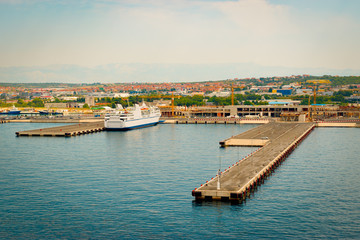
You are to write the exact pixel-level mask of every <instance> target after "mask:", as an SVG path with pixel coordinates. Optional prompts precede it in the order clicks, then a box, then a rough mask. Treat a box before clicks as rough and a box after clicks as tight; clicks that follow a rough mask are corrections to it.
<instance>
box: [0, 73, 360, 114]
mask: <svg viewBox="0 0 360 240" xmlns="http://www.w3.org/2000/svg"><path fill="white" fill-rule="evenodd" d="M359 90H360V77H352V76H348V77H340V76H330V75H326V76H310V75H296V76H286V77H267V78H246V79H238V78H235V79H226V80H219V81H207V82H183V83H119V84H115V83H111V84H110V83H107V84H105V83H94V84H65V83H61V84H60V83H36V84H35V83H34V84H25V83H22V84H20V83H18V84H16V83H0V107H1V109H0V113H1V115H0V116H1V118H2V119H4V118H7V119H26V118H102V117H104V115H105V114H106V112H107V111H108V110H109V109H112V108H116V106H119V105H120V104H121V106H123V107H124V108H126V107H129V106H133V105H134V104H135V103H140V102H146V104H148V105H152V106H157V107H159V108H160V110H161V114H162V117H168V118H169V117H170V118H174V117H175V118H196V117H227V118H278V119H280V120H284V121H309V120H310V121H311V120H334V119H339V118H349V119H351V118H357V119H358V118H359V112H360V111H359V109H360V108H359V106H360V105H359V100H360V94H359ZM14 112H17V113H18V114H11V113H14Z"/></svg>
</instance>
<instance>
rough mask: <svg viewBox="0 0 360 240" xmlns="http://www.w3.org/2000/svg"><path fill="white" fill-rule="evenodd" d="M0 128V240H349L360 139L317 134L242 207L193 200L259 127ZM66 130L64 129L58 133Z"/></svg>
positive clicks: (359, 232)
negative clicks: (77, 131)
mask: <svg viewBox="0 0 360 240" xmlns="http://www.w3.org/2000/svg"><path fill="white" fill-rule="evenodd" d="M57 125H59V124H44V123H36V124H35V123H32V124H30V123H6V124H2V125H0V144H1V145H0V238H1V239H178V238H179V239H196V238H198V239H200V238H201V239H223V238H228V239H263V238H276V239H278V238H280V239H294V238H296V239H309V238H329V239H331V238H333V239H343V238H348V239H358V238H360V176H359V172H360V157H359V156H360V147H359V143H360V129H355V128H317V129H315V130H314V131H313V132H312V133H311V134H310V135H309V136H308V137H307V138H306V139H305V140H304V141H303V142H302V143H301V144H300V146H299V147H298V148H296V149H295V151H294V152H293V153H292V154H291V155H290V156H289V157H288V158H287V159H286V161H285V162H284V163H283V164H282V165H281V166H280V167H279V168H277V169H276V171H275V173H273V174H272V175H271V177H270V178H269V179H268V180H266V181H265V183H264V184H263V185H261V187H260V188H258V190H257V191H256V192H255V193H254V194H253V195H252V196H251V198H250V199H248V200H247V201H246V202H245V203H243V204H230V203H223V202H204V203H196V202H195V201H194V199H193V197H192V196H191V191H192V190H193V189H194V188H195V187H199V186H200V184H202V183H204V182H206V180H210V179H211V177H214V176H215V175H216V173H217V170H218V169H219V167H221V169H225V168H227V167H228V166H230V165H232V164H233V163H235V162H236V161H237V159H241V158H243V157H244V156H246V155H248V154H249V153H250V152H252V151H254V150H256V148H249V147H240V148H239V147H232V148H219V141H221V140H224V139H226V138H228V137H231V136H232V135H236V134H239V133H241V132H244V131H246V130H248V129H251V128H253V127H255V126H256V125H221V124H217V125H166V124H161V125H157V126H154V127H149V128H144V129H139V130H133V131H128V132H100V133H94V134H88V135H82V136H76V137H71V138H62V137H16V136H15V132H16V131H21V130H28V129H37V128H45V127H51V126H57ZM60 125H64V124H60Z"/></svg>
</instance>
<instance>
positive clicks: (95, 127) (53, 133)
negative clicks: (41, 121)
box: [16, 121, 105, 137]
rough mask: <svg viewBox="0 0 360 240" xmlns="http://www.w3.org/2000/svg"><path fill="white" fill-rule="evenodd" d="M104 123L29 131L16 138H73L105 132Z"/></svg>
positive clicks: (21, 132)
mask: <svg viewBox="0 0 360 240" xmlns="http://www.w3.org/2000/svg"><path fill="white" fill-rule="evenodd" d="M104 129H105V128H104V122H103V121H101V122H93V123H79V124H72V125H65V126H60V127H51V128H41V129H35V130H29V131H20V132H16V136H18V137H20V136H29V137H31V136H39V137H71V136H77V135H82V134H88V133H94V132H100V131H103V130H104Z"/></svg>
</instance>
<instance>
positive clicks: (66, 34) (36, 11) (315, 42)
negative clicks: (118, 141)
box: [0, 0, 360, 83]
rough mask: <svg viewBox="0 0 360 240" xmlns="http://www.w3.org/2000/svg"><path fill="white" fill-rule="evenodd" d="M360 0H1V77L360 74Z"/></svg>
mask: <svg viewBox="0 0 360 240" xmlns="http://www.w3.org/2000/svg"><path fill="white" fill-rule="evenodd" d="M359 12H360V1H358V0H346V1H343V0H316V1H313V0H234V1H220V0H219V1H217V0H211V1H209V0H208V1H205V0H198V1H196V0H195V1H191V0H173V1H165V0H152V1H145V0H93V1H90V0H89V1H87V0H81V1H70V0H64V1H51V0H26V1H25V0H0V34H1V37H0V52H1V54H0V82H68V83H80V82H84V83H92V82H179V81H205V80H219V79H227V78H235V77H236V78H246V77H261V76H264V77H267V76H285V75H292V74H313V75H323V74H333V75H336V74H337V75H360V47H359V42H360V15H359V14H358V13H359Z"/></svg>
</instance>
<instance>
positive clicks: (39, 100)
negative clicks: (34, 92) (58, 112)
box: [28, 98, 44, 107]
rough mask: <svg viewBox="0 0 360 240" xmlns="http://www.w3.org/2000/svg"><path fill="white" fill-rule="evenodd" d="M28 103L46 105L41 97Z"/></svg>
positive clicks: (38, 105) (39, 105)
mask: <svg viewBox="0 0 360 240" xmlns="http://www.w3.org/2000/svg"><path fill="white" fill-rule="evenodd" d="M28 105H29V106H30V107H44V101H43V100H42V99H41V98H34V99H33V100H32V101H31V102H29V104H28Z"/></svg>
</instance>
